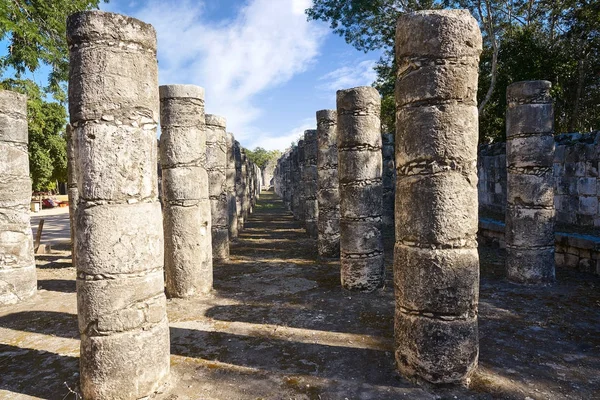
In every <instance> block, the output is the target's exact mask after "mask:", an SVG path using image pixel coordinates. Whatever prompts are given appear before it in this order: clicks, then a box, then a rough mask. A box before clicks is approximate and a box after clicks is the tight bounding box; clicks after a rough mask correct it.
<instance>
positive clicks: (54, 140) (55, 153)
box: [0, 79, 67, 191]
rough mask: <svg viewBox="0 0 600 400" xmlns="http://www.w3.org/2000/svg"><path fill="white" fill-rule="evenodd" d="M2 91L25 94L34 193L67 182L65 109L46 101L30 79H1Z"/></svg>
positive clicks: (30, 167)
mask: <svg viewBox="0 0 600 400" xmlns="http://www.w3.org/2000/svg"><path fill="white" fill-rule="evenodd" d="M0 87H1V88H3V89H7V90H13V91H15V92H19V93H23V94H25V95H27V123H28V128H29V169H30V174H31V179H32V183H33V190H34V191H47V190H52V189H55V188H56V182H57V181H60V182H66V181H67V144H66V142H65V139H64V136H63V131H64V127H65V121H66V118H67V114H66V110H65V108H64V106H62V105H61V104H59V103H56V102H51V101H46V100H45V99H44V95H43V92H42V91H41V89H40V88H39V86H38V85H37V84H36V83H35V82H33V81H31V80H15V79H7V80H4V81H3V82H2V83H1V85H0Z"/></svg>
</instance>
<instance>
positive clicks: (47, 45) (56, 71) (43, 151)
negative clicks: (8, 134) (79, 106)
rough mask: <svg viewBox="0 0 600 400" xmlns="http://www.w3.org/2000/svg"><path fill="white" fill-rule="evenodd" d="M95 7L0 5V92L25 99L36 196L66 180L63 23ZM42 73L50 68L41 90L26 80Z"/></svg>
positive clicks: (25, 0)
mask: <svg viewBox="0 0 600 400" xmlns="http://www.w3.org/2000/svg"><path fill="white" fill-rule="evenodd" d="M105 1H106V2H107V0H105ZM99 3H100V0H51V1H49V0H0V40H6V41H7V43H8V48H7V49H6V52H5V54H4V55H2V56H0V74H1V75H2V76H3V79H2V80H1V81H0V88H2V89H8V90H14V91H16V92H20V93H23V94H26V95H27V96H28V97H29V99H28V102H27V111H28V116H27V119H28V123H29V165H30V170H31V171H30V172H31V178H32V181H33V190H35V191H46V190H51V189H54V188H55V187H56V181H63V182H64V181H66V169H67V163H66V142H65V139H64V137H63V132H64V127H65V125H66V121H67V112H66V110H65V102H66V100H67V97H66V81H67V79H68V72H69V51H68V47H67V41H66V20H67V16H68V15H70V14H72V13H74V12H77V11H82V10H89V9H94V8H98V4H99ZM43 68H44V69H45V68H49V69H50V72H49V74H48V82H47V84H46V85H45V86H40V85H38V84H37V83H36V82H34V81H33V80H31V79H25V75H26V74H27V73H31V74H33V73H35V72H39V71H40V70H41V69H43ZM43 73H45V72H43Z"/></svg>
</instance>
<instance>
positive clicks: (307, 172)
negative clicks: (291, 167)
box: [303, 130, 319, 239]
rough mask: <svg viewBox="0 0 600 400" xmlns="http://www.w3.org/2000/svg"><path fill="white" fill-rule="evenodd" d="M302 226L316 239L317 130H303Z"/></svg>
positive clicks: (317, 207) (317, 216)
mask: <svg viewBox="0 0 600 400" xmlns="http://www.w3.org/2000/svg"><path fill="white" fill-rule="evenodd" d="M303 172H304V179H303V188H304V224H305V225H304V227H305V229H306V233H308V236H310V237H311V238H314V239H316V238H317V236H318V233H319V230H318V228H317V219H318V218H319V206H318V203H317V131H316V130H307V131H304V171H303Z"/></svg>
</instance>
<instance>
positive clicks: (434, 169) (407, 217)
mask: <svg viewBox="0 0 600 400" xmlns="http://www.w3.org/2000/svg"><path fill="white" fill-rule="evenodd" d="M429 37H437V38H439V40H436V41H428V40H426V38H429ZM481 49H482V43H481V33H480V32H479V26H478V24H477V21H475V19H474V18H473V17H472V16H471V15H470V14H469V13H468V12H466V11H458V10H452V11H435V12H433V11H424V12H417V13H414V14H407V15H404V16H401V17H400V18H399V19H398V25H397V30H396V57H397V64H398V80H397V83H396V107H397V112H396V129H397V131H396V168H397V172H398V176H397V183H396V246H395V248H394V289H395V295H396V320H395V332H396V335H395V340H396V346H395V347H396V362H397V364H398V369H399V370H400V372H401V373H402V374H404V375H406V376H409V377H413V378H415V379H417V380H425V381H428V382H432V383H440V384H445V383H457V382H461V381H466V380H468V379H469V377H470V375H471V374H472V373H473V371H474V369H475V367H476V366H477V356H478V350H479V343H478V334H477V301H478V291H479V256H478V252H477V168H476V165H477V138H478V129H477V122H478V113H477V76H478V68H479V54H480V53H481ZM457 60H459V61H460V62H457ZM415 65H417V66H418V67H415ZM450 66H452V67H450ZM440 336H441V337H443V340H440Z"/></svg>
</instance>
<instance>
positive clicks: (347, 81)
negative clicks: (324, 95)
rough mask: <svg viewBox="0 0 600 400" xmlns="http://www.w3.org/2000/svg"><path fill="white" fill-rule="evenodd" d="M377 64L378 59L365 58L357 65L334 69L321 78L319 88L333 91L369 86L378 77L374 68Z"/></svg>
mask: <svg viewBox="0 0 600 400" xmlns="http://www.w3.org/2000/svg"><path fill="white" fill-rule="evenodd" d="M375 64H376V60H365V61H362V62H360V63H358V64H357V65H355V66H351V67H350V66H344V67H341V68H338V69H336V70H333V71H331V72H329V73H327V74H325V75H323V76H322V77H320V78H319V81H322V83H321V84H319V85H318V86H317V89H321V90H323V91H326V92H331V91H337V90H340V89H348V88H352V87H357V86H369V85H371V84H372V83H373V82H374V81H375V79H377V74H376V73H375V70H374V69H373V68H374V67H375Z"/></svg>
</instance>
